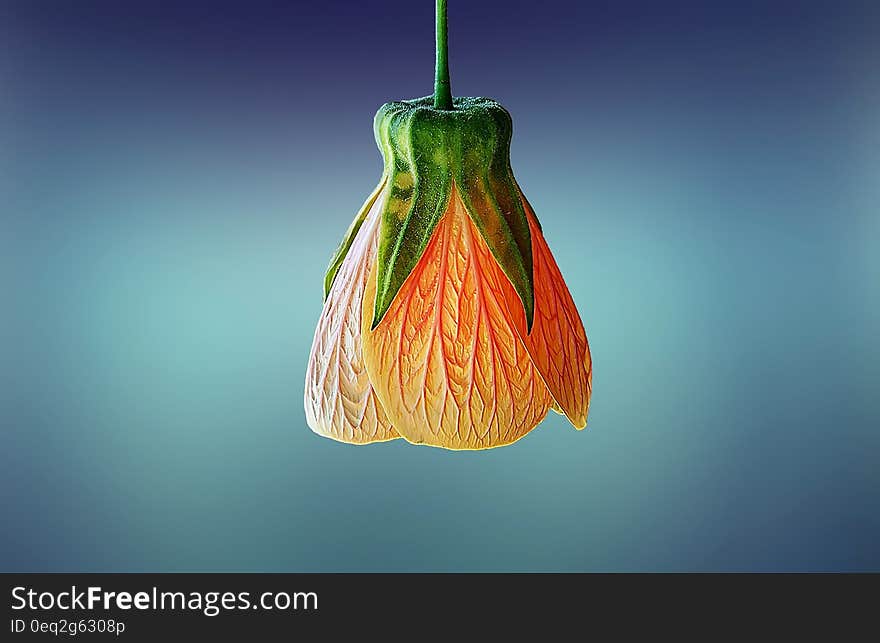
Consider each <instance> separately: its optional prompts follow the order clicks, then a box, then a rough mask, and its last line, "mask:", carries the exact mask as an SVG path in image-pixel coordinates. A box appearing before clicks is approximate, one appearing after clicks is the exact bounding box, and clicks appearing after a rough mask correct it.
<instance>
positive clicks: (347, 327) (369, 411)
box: [305, 192, 400, 444]
mask: <svg viewBox="0 0 880 643" xmlns="http://www.w3.org/2000/svg"><path fill="white" fill-rule="evenodd" d="M385 196H386V195H385V193H384V192H383V193H382V194H380V195H379V197H378V198H376V199H375V200H374V202H373V204H372V206H371V207H370V209H369V212H368V213H367V214H366V217H365V218H364V219H363V222H362V223H361V224H359V229H358V230H357V232H356V234H355V237H354V240H353V241H352V242H351V246H350V248H348V251H347V253H346V255H345V258H344V260H343V261H342V263H341V265H340V266H339V270H338V272H337V273H336V275H335V278H334V279H333V283H332V286H331V287H330V290H329V292H328V294H327V299H326V301H325V302H324V309H323V311H322V312H321V318H320V319H319V320H318V328H317V330H316V331H315V339H314V341H313V343H312V352H311V355H310V356H309V365H308V369H307V371H306V391H305V409H306V421H307V422H308V424H309V426H310V427H311V429H312V430H313V431H314V432H315V433H318V434H319V435H323V436H326V437H328V438H333V439H334V440H340V441H342V442H352V443H355V444H365V443H368V442H383V441H385V440H393V439H394V438H398V437H400V436H399V435H398V433H397V431H395V430H394V427H393V426H392V425H391V422H390V421H389V420H388V418H387V416H386V415H385V411H384V410H383V409H382V405H381V404H380V403H379V401H378V399H376V395H375V393H374V392H373V389H372V387H371V386H370V379H369V377H368V375H367V371H366V368H365V367H364V359H363V344H362V341H361V314H362V310H363V300H364V288H365V285H366V281H367V276H368V275H369V274H370V271H371V269H372V268H373V266H374V265H375V263H376V247H377V239H378V228H379V213H380V211H381V208H382V203H383V202H384V200H385Z"/></svg>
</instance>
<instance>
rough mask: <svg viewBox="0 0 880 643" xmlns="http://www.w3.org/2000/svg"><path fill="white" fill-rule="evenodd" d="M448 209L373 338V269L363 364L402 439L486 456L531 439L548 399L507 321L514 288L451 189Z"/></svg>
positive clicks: (548, 406)
mask: <svg viewBox="0 0 880 643" xmlns="http://www.w3.org/2000/svg"><path fill="white" fill-rule="evenodd" d="M449 203H450V204H449V207H448V209H447V211H446V213H445V214H444V215H443V217H442V218H441V220H440V222H439V223H438V224H437V227H436V229H435V230H434V233H433V236H432V238H431V240H430V241H429V243H428V245H427V247H426V248H425V252H424V254H423V255H422V258H421V259H420V260H419V263H418V264H416V267H415V269H414V270H413V272H412V274H410V276H409V277H408V278H407V280H406V281H405V282H404V284H403V286H402V288H401V289H400V291H399V292H398V294H397V297H395V299H394V301H393V302H392V304H391V307H390V308H389V309H388V312H387V313H386V314H385V317H384V318H383V319H382V321H381V323H380V324H379V325H378V326H377V327H376V329H375V330H373V331H371V330H370V328H369V327H370V313H371V312H372V307H371V303H372V301H373V298H374V296H375V292H376V270H375V268H374V269H373V271H372V272H371V275H370V278H369V279H368V281H367V291H366V296H365V298H364V302H365V303H364V306H365V308H364V314H363V326H362V328H363V333H364V359H365V362H366V365H367V371H368V372H369V374H370V381H371V382H372V383H373V387H374V389H375V391H376V394H377V395H378V397H379V399H380V400H381V402H382V406H383V407H384V408H385V411H386V412H387V413H388V417H389V418H390V419H391V421H392V423H393V424H394V426H395V427H396V428H397V430H398V431H399V432H400V434H401V435H402V436H403V437H404V438H406V439H407V440H409V441H410V442H414V443H417V444H422V443H423V444H429V445H433V446H439V447H445V448H449V449H487V448H491V447H497V446H502V445H505V444H509V443H511V442H514V441H515V440H518V439H519V438H521V437H522V436H523V435H525V434H526V433H528V432H529V431H531V430H532V429H533V428H534V427H535V426H536V425H537V424H538V423H539V422H540V421H541V420H542V419H543V418H544V416H545V415H546V414H547V410H548V409H549V408H550V404H551V402H552V399H551V397H550V393H549V391H548V390H547V387H546V385H545V384H544V383H543V381H542V379H541V377H540V375H539V374H538V372H537V370H536V369H535V367H534V366H533V364H532V361H531V359H530V358H529V355H528V353H527V352H526V350H525V347H524V346H523V343H522V342H521V341H520V340H519V338H518V336H517V333H516V330H515V329H514V327H513V322H512V321H511V320H510V319H509V317H508V312H507V310H508V305H507V303H506V302H505V301H504V297H505V296H506V294H505V290H504V287H503V285H502V284H503V283H506V284H508V287H510V286H509V281H508V280H507V278H506V277H505V276H504V273H503V272H502V271H501V268H500V267H499V266H498V264H497V263H496V262H495V260H494V259H493V258H492V255H491V254H490V252H489V249H488V247H487V246H486V243H485V241H483V238H482V237H481V236H480V234H479V232H478V231H477V229H476V228H475V227H474V225H473V223H472V222H471V220H470V217H468V215H467V213H466V211H465V209H464V205H463V204H462V202H461V199H460V198H459V196H458V194H457V192H456V191H455V188H454V187H453V192H452V195H451V197H450V201H449ZM510 289H511V290H512V287H510ZM513 296H514V297H516V294H515V293H514V294H513ZM520 308H522V305H521V304H520Z"/></svg>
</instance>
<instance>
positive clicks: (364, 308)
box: [305, 0, 592, 449]
mask: <svg viewBox="0 0 880 643" xmlns="http://www.w3.org/2000/svg"><path fill="white" fill-rule="evenodd" d="M437 6H438V20H437V44H438V47H437V80H436V83H435V93H434V96H433V97H426V98H420V99H416V100H409V101H396V102H391V103H387V104H385V105H383V106H382V108H381V109H380V110H379V112H378V113H377V114H376V118H375V121H374V130H375V134H376V141H377V143H378V145H379V148H380V150H381V151H382V155H383V158H384V172H383V176H382V179H381V180H380V182H379V185H378V186H377V188H376V190H375V191H374V192H373V194H372V195H371V196H370V197H369V198H368V199H367V201H366V203H365V204H364V206H363V208H362V209H361V211H360V212H359V214H358V216H357V217H356V218H355V220H354V222H353V223H352V225H351V227H350V228H349V230H348V232H347V234H346V236H345V239H344V240H343V242H342V244H341V245H340V247H339V249H338V250H337V251H336V254H335V256H334V257H333V260H332V261H331V263H330V267H329V269H328V271H327V276H326V278H325V283H324V295H325V302H324V309H323V312H322V313H321V317H320V319H319V321H318V327H317V330H316V332H315V339H314V343H313V345H312V351H311V355H310V357H309V364H308V370H307V375H306V389H305V409H306V418H307V420H308V424H309V426H310V427H311V428H312V430H314V431H315V432H316V433H318V434H320V435H324V436H327V437H330V438H334V439H336V440H341V441H343V442H350V443H355V444H365V443H370V442H381V441H385V440H392V439H395V438H398V437H403V438H405V439H406V440H408V441H409V442H412V443H415V444H427V445H431V446H439V447H445V448H449V449H486V448H491V447H497V446H503V445H505V444H510V443H511V442H514V441H516V440H518V439H519V438H521V437H522V436H524V435H525V434H526V433H528V432H529V431H531V430H532V429H533V428H534V427H535V426H537V425H538V424H539V423H540V422H541V420H543V419H544V416H545V415H546V414H547V411H548V410H549V409H551V408H552V409H554V410H555V411H557V412H559V413H563V414H564V415H565V416H566V417H567V418H568V419H569V421H570V422H571V423H572V424H573V425H574V426H575V428H578V429H582V428H584V426H585V425H586V421H587V411H588V409H589V404H590V392H591V388H592V367H591V361H590V350H589V346H588V344H587V338H586V335H585V333H584V329H583V325H582V323H581V320H580V317H579V315H578V312H577V309H576V307H575V305H574V301H573V300H572V298H571V295H570V294H569V291H568V288H567V287H566V285H565V281H564V280H563V278H562V274H561V272H560V270H559V267H558V266H557V265H556V261H555V260H554V259H553V255H552V253H551V252H550V248H549V247H548V246H547V242H546V241H545V239H544V236H543V233H542V230H541V226H540V224H539V223H538V220H537V218H536V217H535V214H534V212H533V211H532V208H531V206H530V205H529V203H528V201H527V200H526V198H525V196H524V195H523V194H522V192H521V190H520V189H519V186H518V185H517V183H516V180H515V179H514V177H513V173H512V171H511V168H510V138H511V133H512V121H511V118H510V115H509V114H508V112H507V111H506V110H505V109H504V108H503V107H502V106H501V105H499V104H498V103H497V102H495V101H493V100H491V99H487V98H455V99H453V98H452V96H451V93H450V91H449V75H448V67H447V64H446V17H445V13H446V7H445V1H444V0H438V3H437Z"/></svg>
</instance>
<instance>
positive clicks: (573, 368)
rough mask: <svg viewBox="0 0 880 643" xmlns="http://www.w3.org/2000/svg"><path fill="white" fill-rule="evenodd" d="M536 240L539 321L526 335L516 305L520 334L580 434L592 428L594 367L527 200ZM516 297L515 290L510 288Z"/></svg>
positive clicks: (513, 311)
mask: <svg viewBox="0 0 880 643" xmlns="http://www.w3.org/2000/svg"><path fill="white" fill-rule="evenodd" d="M522 201H523V207H524V208H525V210H526V216H527V217H528V220H529V232H530V233H531V237H532V258H533V263H534V279H535V320H534V323H533V325H532V332H531V333H528V332H527V330H526V320H525V313H524V312H523V310H522V305H519V306H511V315H512V317H513V318H514V319H515V321H516V329H517V332H518V333H519V335H520V338H521V339H522V341H523V343H524V344H525V346H526V349H527V350H528V351H529V355H531V357H532V360H533V361H534V363H535V366H536V367H537V368H538V371H539V372H540V373H541V376H542V377H543V378H544V382H546V384H547V388H549V389H550V393H551V394H552V395H553V399H554V401H555V406H558V407H559V408H560V409H561V411H562V412H563V413H564V414H565V416H566V417H567V418H568V419H569V421H570V422H571V423H572V424H573V425H574V427H575V428H576V429H583V428H584V427H585V426H586V424H587V413H588V412H589V409H590V394H591V392H592V388H593V365H592V360H591V358H590V346H589V344H588V343H587V335H586V333H585V332H584V325H583V323H582V322H581V318H580V315H579V314H578V311H577V307H576V306H575V304H574V300H573V299H572V298H571V293H569V291H568V286H566V285H565V280H564V279H563V278H562V272H560V270H559V266H558V265H556V260H555V259H554V258H553V253H552V252H550V247H549V246H548V245H547V241H546V240H545V239H544V234H543V233H542V232H541V228H540V226H539V225H538V221H537V219H536V218H535V213H534V212H533V211H532V208H531V206H530V205H529V204H528V202H527V201H526V199H525V197H523V199H522ZM508 288H509V291H510V292H511V293H512V292H513V287H512V286H509V287H508ZM508 299H509V296H508Z"/></svg>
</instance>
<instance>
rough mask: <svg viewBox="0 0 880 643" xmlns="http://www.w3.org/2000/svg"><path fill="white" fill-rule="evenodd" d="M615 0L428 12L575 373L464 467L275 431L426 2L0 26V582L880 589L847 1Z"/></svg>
mask: <svg viewBox="0 0 880 643" xmlns="http://www.w3.org/2000/svg"><path fill="white" fill-rule="evenodd" d="M281 4H283V3H281ZM618 4H620V3H590V2H584V3H575V2H556V1H548V2H544V3H540V4H538V3H533V2H522V3H518V2H507V3H499V2H470V3H464V2H450V9H449V11H450V38H451V51H450V63H451V71H452V87H453V91H454V93H456V94H470V95H486V96H491V97H494V98H496V99H498V100H499V101H501V102H502V103H503V104H504V105H505V106H506V107H507V108H508V109H509V111H510V112H511V114H512V115H513V118H514V128H515V132H514V141H513V148H512V161H513V166H514V171H515V173H516V176H517V178H518V180H519V182H520V184H521V185H522V187H523V189H524V191H525V193H526V194H527V196H528V198H529V199H530V201H531V203H532V205H533V206H534V208H535V210H536V212H537V214H538V216H539V217H540V219H541V221H542V224H543V226H544V230H545V233H546V236H547V238H548V241H549V243H550V245H551V247H552V249H553V250H554V252H555V255H556V257H557V260H558V263H559V264H560V266H561V268H562V271H563V273H564V275H565V276H566V279H567V281H568V284H569V287H570V289H571V292H572V295H573V296H574V299H575V301H576V302H577V304H578V307H579V309H580V311H581V314H582V316H583V318H584V321H585V325H586V329H587V333H588V336H589V339H590V343H591V347H592V351H593V357H594V367H595V377H594V391H593V392H594V397H593V404H592V407H591V414H590V418H589V430H587V431H584V432H575V431H574V430H573V429H571V428H570V426H568V425H567V423H566V422H565V421H564V419H562V418H560V417H559V416H555V415H552V414H551V417H548V419H547V420H546V421H545V422H544V423H543V424H542V425H541V426H540V427H538V428H537V429H536V430H535V431H533V432H532V433H530V434H529V435H528V436H526V437H525V438H524V439H522V440H521V441H519V442H517V443H516V444H515V445H513V446H511V447H507V448H503V449H497V450H492V451H488V452H476V453H461V452H446V451H441V450H436V449H431V448H417V447H413V446H410V445H408V444H406V443H403V442H392V443H387V444H380V445H374V446H369V447H353V446H347V445H342V444H338V443H335V442H332V441H330V440H326V439H322V438H319V437H318V436H316V435H314V434H312V433H311V431H309V429H308V428H307V427H306V425H305V420H304V413H303V408H302V394H303V380H304V373H305V366H306V359H307V354H308V350H309V347H310V343H311V340H312V333H313V329H314V324H315V322H316V320H317V318H318V315H319V313H320V308H321V283H322V276H323V271H324V269H325V267H326V264H327V261H328V260H329V258H330V255H331V253H332V251H333V249H334V248H335V247H336V244H337V243H338V241H339V240H340V238H341V236H342V234H343V232H344V231H345V229H346V227H347V226H348V224H349V222H350V220H351V218H352V217H353V216H354V214H355V212H356V211H357V209H358V207H359V206H360V204H361V202H362V201H363V199H364V198H365V197H366V196H367V195H368V194H369V192H370V191H371V190H372V188H373V187H374V185H375V183H376V181H377V180H378V178H379V174H380V171H381V160H380V156H379V153H378V151H377V150H376V149H375V144H374V142H373V140H372V131H371V126H372V124H371V121H372V116H373V113H374V112H375V110H376V109H377V108H378V107H379V105H380V104H382V103H383V102H385V101H386V100H389V99H400V98H411V97H415V96H422V95H425V94H427V93H429V92H430V91H431V87H432V80H433V78H432V63H433V42H432V36H433V24H432V10H433V3H431V2H383V3H346V2H329V1H328V2H323V3H317V2H310V3H289V4H288V5H287V6H284V7H276V6H273V5H271V4H269V3H262V2H247V3H245V2H241V3H232V2H216V3H205V4H204V5H202V4H200V3H192V2H182V3H176V4H175V5H174V6H167V7H161V8H160V7H154V6H153V3H150V4H147V3H136V2H130V3H129V2H127V3H109V2H81V3H70V5H69V6H68V5H67V4H65V3H51V2H27V3H26V2H5V3H3V4H2V8H0V25H2V26H0V31H2V34H0V47H2V56H0V86H2V87H3V88H4V89H3V90H2V92H0V199H2V200H0V213H2V216H0V226H2V227H0V296H2V299H0V301H2V314H0V350H2V354H0V404H2V407H0V409H2V413H0V430H2V443H0V510H2V519H0V570H2V571H660V570H662V571H719V570H722V571H736V570H753V571H768V570H791V571H803V570H813V571H819V570H828V571H836V570H868V569H870V570H875V571H878V570H880V546H878V542H880V472H878V464H880V431H878V427H880V396H878V390H880V341H878V331H877V329H878V324H880V296H878V295H880V291H878V283H880V216H878V215H880V210H878V208H880V180H878V179H880V64H878V61H880V44H878V43H880V28H878V27H880V22H878V11H877V9H875V8H874V7H875V6H876V5H875V4H874V3H867V2H866V3H857V2H851V3H845V2H844V3H842V2H824V3H823V2H798V3H794V2H792V3H786V2H776V3H766V2H761V3H749V2H736V3H733V2H730V3H719V2H716V3H706V2H700V3H698V2H665V3H648V2H642V3H639V2H636V3H627V5H626V6H625V7H621V6H618Z"/></svg>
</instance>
